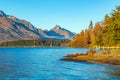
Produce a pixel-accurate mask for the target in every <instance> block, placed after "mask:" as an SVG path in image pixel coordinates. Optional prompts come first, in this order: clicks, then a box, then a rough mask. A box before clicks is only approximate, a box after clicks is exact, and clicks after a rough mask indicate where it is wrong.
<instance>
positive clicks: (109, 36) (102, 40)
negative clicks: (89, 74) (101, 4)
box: [66, 6, 120, 47]
mask: <svg viewBox="0 0 120 80" xmlns="http://www.w3.org/2000/svg"><path fill="white" fill-rule="evenodd" d="M66 45H67V46H70V47H96V46H106V47H110V46H114V47H115V46H116V47H118V46H120V6H118V7H116V9H115V10H113V11H112V12H111V14H110V15H106V16H105V18H104V20H103V21H102V22H98V23H96V24H95V26H93V23H92V21H91V22H90V25H89V26H88V29H86V30H82V31H81V32H80V33H79V34H78V35H77V36H76V38H75V39H73V40H71V41H70V42H69V43H68V44H66Z"/></svg>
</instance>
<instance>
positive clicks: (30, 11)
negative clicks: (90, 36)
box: [0, 0, 120, 33]
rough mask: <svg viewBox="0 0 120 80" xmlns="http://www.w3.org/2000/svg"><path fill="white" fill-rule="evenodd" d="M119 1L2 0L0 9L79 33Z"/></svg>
mask: <svg viewBox="0 0 120 80" xmlns="http://www.w3.org/2000/svg"><path fill="white" fill-rule="evenodd" d="M118 5H120V0H0V10H2V11H3V12H5V13H6V14H8V15H13V16H16V17H17V18H19V19H24V20H27V21H29V22H31V23H32V24H33V25H34V26H35V27H36V28H41V29H43V30H45V29H48V30H49V29H51V28H52V27H54V26H55V25H60V26H61V27H62V28H65V29H68V30H70V31H72V32H76V33H79V32H80V31H81V30H83V29H87V28H88V26H89V24H90V21H91V20H92V21H93V24H94V25H95V23H96V22H99V21H102V20H104V16H105V15H106V14H110V13H111V11H112V10H114V9H115V7H116V6H118Z"/></svg>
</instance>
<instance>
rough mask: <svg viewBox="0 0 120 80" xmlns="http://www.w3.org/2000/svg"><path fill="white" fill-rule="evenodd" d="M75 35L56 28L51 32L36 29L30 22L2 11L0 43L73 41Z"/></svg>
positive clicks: (0, 13) (0, 15)
mask: <svg viewBox="0 0 120 80" xmlns="http://www.w3.org/2000/svg"><path fill="white" fill-rule="evenodd" d="M74 36H75V34H74V33H72V32H70V31H68V30H66V29H63V28H61V27H60V26H58V25H57V26H55V27H54V28H52V29H51V30H50V31H43V30H42V29H37V28H35V27H34V26H33V25H32V24H31V23H30V22H28V21H26V20H21V19H18V18H16V17H14V16H11V15H7V14H5V13H4V12H3V11H0V42H4V41H13V40H28V39H30V40H33V39H42V40H49V39H53V40H54V39H72V37H74Z"/></svg>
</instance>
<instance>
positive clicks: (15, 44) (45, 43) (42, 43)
mask: <svg viewBox="0 0 120 80" xmlns="http://www.w3.org/2000/svg"><path fill="white" fill-rule="evenodd" d="M66 42H67V40H17V41H8V42H3V43H1V44H0V47H23V46H28V47H29V46H30V47H37V46H61V44H62V43H66Z"/></svg>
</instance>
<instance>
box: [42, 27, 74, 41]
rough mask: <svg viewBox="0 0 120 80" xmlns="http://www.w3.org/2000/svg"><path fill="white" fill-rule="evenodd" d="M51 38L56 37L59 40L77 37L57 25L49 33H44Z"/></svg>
mask: <svg viewBox="0 0 120 80" xmlns="http://www.w3.org/2000/svg"><path fill="white" fill-rule="evenodd" d="M44 32H45V33H46V34H47V35H48V36H50V37H56V38H58V39H73V38H74V37H75V35H76V34H75V33H73V32H71V31H69V30H67V29H64V28H61V27H60V26H59V25H56V26H55V27H53V28H52V29H51V30H49V31H44Z"/></svg>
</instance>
